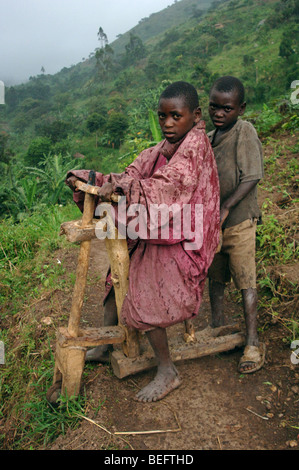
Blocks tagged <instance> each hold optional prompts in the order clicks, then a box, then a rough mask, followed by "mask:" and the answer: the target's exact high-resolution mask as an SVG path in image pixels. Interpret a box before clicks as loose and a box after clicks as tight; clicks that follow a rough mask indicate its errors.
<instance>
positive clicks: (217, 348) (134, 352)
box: [47, 172, 245, 403]
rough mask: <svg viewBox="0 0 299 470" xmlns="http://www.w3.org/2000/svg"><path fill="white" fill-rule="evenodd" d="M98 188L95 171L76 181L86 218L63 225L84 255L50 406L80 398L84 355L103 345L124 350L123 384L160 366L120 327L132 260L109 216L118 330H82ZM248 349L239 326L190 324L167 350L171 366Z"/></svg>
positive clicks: (120, 362)
mask: <svg viewBox="0 0 299 470" xmlns="http://www.w3.org/2000/svg"><path fill="white" fill-rule="evenodd" d="M94 183H95V173H94V172H90V175H89V181H88V183H83V182H81V181H77V182H76V187H77V189H79V190H80V191H83V192H85V199H84V210H83V215H82V219H81V220H79V221H72V222H66V223H64V224H62V225H61V232H60V234H61V235H65V236H66V237H67V239H68V241H70V242H73V243H80V252H79V257H78V263H77V271H76V282H75V287H74V293H73V299H72V306H71V311H70V316H69V322H68V326H67V327H63V328H59V329H58V331H57V335H56V351H55V369H54V377H53V385H52V386H51V387H50V388H49V390H48V391H47V400H48V401H49V402H50V403H56V401H57V398H58V397H59V395H60V394H61V395H64V396H67V397H69V398H70V397H73V396H75V397H76V396H78V395H79V394H80V388H81V381H82V373H83V369H84V364H85V355H86V351H87V349H88V348H90V347H96V346H99V345H103V344H113V345H119V346H121V347H117V346H116V348H115V350H114V351H113V353H112V355H111V366H112V369H113V372H114V374H115V375H116V377H118V378H119V379H122V378H124V377H126V376H128V375H132V374H136V373H138V372H142V371H145V370H148V369H151V368H152V367H155V366H156V359H155V356H154V353H153V351H152V349H151V348H150V347H149V344H148V343H147V341H146V339H145V338H143V337H142V335H140V334H139V333H138V331H136V330H134V329H129V328H127V327H125V326H124V325H122V323H121V317H120V312H121V308H122V304H123V301H124V298H125V296H126V293H127V291H128V285H129V264H130V259H129V253H128V248H127V241H126V240H125V239H122V238H121V237H118V232H117V228H116V227H115V225H114V222H113V220H112V218H110V217H109V214H108V211H107V212H106V214H105V215H106V216H105V224H106V227H105V228H104V229H105V231H107V234H108V233H109V237H108V236H107V237H106V238H105V246H106V249H107V253H108V257H109V261H110V269H111V279H112V283H113V287H114V291H115V299H116V306H117V312H118V325H117V326H109V327H102V328H81V327H80V319H81V311H82V306H83V300H84V294H85V288H86V280H87V272H88V267H89V257H90V247H91V240H92V239H94V238H96V225H97V224H99V223H100V222H99V220H98V219H94V210H95V196H97V194H98V193H97V191H98V189H99V188H98V187H96V186H95V185H94ZM117 201H118V199H117V196H115V197H114V196H112V202H117ZM105 204H107V203H105ZM97 227H98V225H97ZM244 344H245V337H244V334H243V333H242V332H241V331H240V328H239V326H238V325H228V326H224V327H219V328H206V329H205V330H202V331H198V332H196V331H195V330H194V327H193V325H192V322H191V321H186V322H184V331H182V335H181V336H180V337H176V338H174V339H170V340H169V349H170V354H171V357H172V360H173V362H178V361H181V360H186V359H195V358H199V357H203V356H207V355H211V354H217V353H220V352H223V351H228V350H231V349H234V348H235V347H237V346H243V345H244Z"/></svg>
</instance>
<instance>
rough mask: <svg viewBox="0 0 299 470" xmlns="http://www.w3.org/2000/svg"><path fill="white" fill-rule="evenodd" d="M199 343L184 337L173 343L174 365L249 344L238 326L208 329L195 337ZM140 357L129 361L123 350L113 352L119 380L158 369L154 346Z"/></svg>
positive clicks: (171, 342) (147, 348)
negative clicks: (186, 339)
mask: <svg viewBox="0 0 299 470" xmlns="http://www.w3.org/2000/svg"><path fill="white" fill-rule="evenodd" d="M195 339H196V341H195V342H189V343H186V342H185V341H184V338H183V335H182V336H181V337H176V338H170V339H169V350H170V354H171V358H172V360H173V362H179V361H183V360H188V359H196V358H199V357H203V356H209V355H212V354H218V353H221V352H224V351H229V350H232V349H234V348H235V347H241V346H244V344H245V335H244V333H243V332H241V331H240V328H238V326H237V325H228V326H225V327H219V328H210V327H209V328H206V329H205V330H202V331H198V332H196V333H195ZM143 347H144V349H143V352H142V354H141V355H140V356H138V357H135V358H128V357H126V356H125V355H124V353H123V352H122V351H121V350H116V351H113V353H112V355H111V365H112V369H113V372H114V374H115V375H116V377H118V378H119V379H122V378H124V377H127V376H128V375H133V374H136V373H138V372H142V371H145V370H149V369H151V368H153V367H155V366H156V365H157V363H156V358H155V356H154V353H153V351H152V349H151V348H150V346H149V345H148V346H147V345H143Z"/></svg>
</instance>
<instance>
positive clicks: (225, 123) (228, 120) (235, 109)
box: [209, 90, 246, 131]
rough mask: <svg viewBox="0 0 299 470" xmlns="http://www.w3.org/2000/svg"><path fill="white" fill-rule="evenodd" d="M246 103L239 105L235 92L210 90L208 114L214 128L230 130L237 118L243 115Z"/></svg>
mask: <svg viewBox="0 0 299 470" xmlns="http://www.w3.org/2000/svg"><path fill="white" fill-rule="evenodd" d="M245 108H246V103H240V99H239V94H238V91H237V90H232V91H230V92H228V93H224V92H223V91H218V90H212V91H211V94H210V103H209V113H210V118H211V120H212V122H213V124H214V126H215V127H216V129H220V130H222V131H224V130H228V129H230V128H231V127H232V126H233V125H234V124H235V122H236V121H237V119H238V117H239V116H242V114H244V111H245Z"/></svg>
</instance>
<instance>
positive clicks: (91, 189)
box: [75, 180, 120, 202]
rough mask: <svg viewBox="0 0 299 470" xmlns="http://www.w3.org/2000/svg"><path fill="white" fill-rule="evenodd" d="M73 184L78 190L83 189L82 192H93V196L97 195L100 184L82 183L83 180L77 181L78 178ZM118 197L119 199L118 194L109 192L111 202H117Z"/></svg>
mask: <svg viewBox="0 0 299 470" xmlns="http://www.w3.org/2000/svg"><path fill="white" fill-rule="evenodd" d="M75 186H76V188H77V189H79V190H80V191H83V192H84V193H88V194H94V195H95V196H98V190H99V189H100V186H92V185H91V184H87V183H83V181H79V180H77V181H76V182H75ZM119 199H120V196H118V195H117V194H114V193H112V194H111V201H112V202H118V201H119Z"/></svg>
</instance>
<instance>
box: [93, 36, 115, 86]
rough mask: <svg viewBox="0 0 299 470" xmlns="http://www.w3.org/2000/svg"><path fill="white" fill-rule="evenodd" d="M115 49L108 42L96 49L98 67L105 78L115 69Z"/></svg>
mask: <svg viewBox="0 0 299 470" xmlns="http://www.w3.org/2000/svg"><path fill="white" fill-rule="evenodd" d="M113 54H114V50H113V49H112V47H111V46H109V45H108V44H106V45H105V47H102V48H101V49H97V50H96V54H95V57H96V61H97V69H98V72H99V75H100V77H101V78H102V79H103V80H104V79H105V78H107V77H108V76H109V73H110V72H111V71H112V70H113V60H112V57H113Z"/></svg>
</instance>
